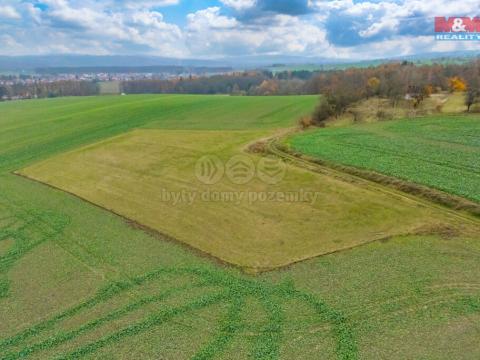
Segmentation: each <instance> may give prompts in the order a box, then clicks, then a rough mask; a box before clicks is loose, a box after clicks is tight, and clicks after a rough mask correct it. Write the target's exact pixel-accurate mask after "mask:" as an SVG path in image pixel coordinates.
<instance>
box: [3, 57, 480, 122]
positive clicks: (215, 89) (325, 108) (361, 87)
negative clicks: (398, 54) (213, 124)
mask: <svg viewBox="0 0 480 360" xmlns="http://www.w3.org/2000/svg"><path fill="white" fill-rule="evenodd" d="M99 91H100V90H99V86H98V83H97V82H94V81H93V82H89V81H75V80H65V81H56V82H40V81H37V82H29V83H25V82H23V83H18V84H13V85H0V99H1V98H13V97H15V96H21V97H27V98H28V97H32V98H33V97H39V98H40V97H56V96H85V95H97V94H99ZM120 91H121V92H123V93H126V94H145V93H148V94H167V93H168V94H230V95H266V96H268V95H301V94H322V95H324V96H323V97H322V98H323V99H324V100H323V101H322V103H321V104H320V106H319V108H318V109H317V110H318V111H317V112H316V120H317V121H319V122H321V121H323V119H324V118H325V117H330V116H335V115H339V114H341V113H342V112H344V111H345V110H346V108H347V107H348V106H349V104H351V103H353V102H356V101H358V100H360V99H364V98H368V97H373V96H378V97H383V98H388V99H390V100H391V101H392V105H393V106H395V103H396V102H397V101H398V100H400V99H402V98H404V97H405V96H407V95H408V96H409V97H410V98H411V99H412V100H413V102H414V105H415V106H416V105H418V104H420V103H421V101H422V100H423V99H424V98H425V97H427V96H429V95H430V94H432V93H434V92H439V91H465V93H466V95H465V104H466V106H467V108H468V109H470V108H471V106H472V105H473V104H474V103H476V102H478V99H479V96H480V60H475V61H472V62H469V63H462V64H431V65H415V64H413V63H410V62H406V61H404V62H401V63H386V64H381V65H378V66H372V67H363V68H349V69H345V70H328V71H305V70H301V71H282V72H276V73H273V72H270V71H245V72H239V73H230V74H223V75H214V76H208V77H195V76H189V77H186V78H183V77H179V78H175V79H168V80H160V79H158V80H152V79H145V80H143V79H142V80H129V81H123V82H121V84H120Z"/></svg>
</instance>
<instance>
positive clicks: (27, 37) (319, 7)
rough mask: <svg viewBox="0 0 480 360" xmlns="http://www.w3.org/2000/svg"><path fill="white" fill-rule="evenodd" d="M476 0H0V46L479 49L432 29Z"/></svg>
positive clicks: (273, 51)
mask: <svg viewBox="0 0 480 360" xmlns="http://www.w3.org/2000/svg"><path fill="white" fill-rule="evenodd" d="M479 1H480V0H463V1H462V2H461V6H459V3H458V2H455V1H451V0H428V1H425V0H390V1H385V0H369V1H361V0H0V55H26V54H65V53H75V54H95V55H103V54H124V55H125V54H136V55H139V54H141V55H157V56H165V57H182V58H222V57H229V56H244V55H267V54H268V55H295V56H307V57H329V58H356V59H366V58H380V57H388V56H397V55H410V54H418V53H425V52H431V51H454V50H467V49H470V50H480V42H479V41H476V42H438V41H435V40H434V39H433V18H434V17H435V16H473V15H478V12H479ZM459 9H461V11H462V14H458V11H459Z"/></svg>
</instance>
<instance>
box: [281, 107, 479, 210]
mask: <svg viewBox="0 0 480 360" xmlns="http://www.w3.org/2000/svg"><path fill="white" fill-rule="evenodd" d="M479 134H480V117H479V116H475V115H473V116H446V115H438V116H433V117H430V118H425V119H417V120H400V121H392V122H381V123H375V124H361V125H356V126H350V127H340V128H335V129H333V128H332V129H325V130H317V131H312V132H309V133H306V134H298V135H296V136H294V137H292V138H291V139H289V140H288V144H289V145H290V146H291V147H292V148H293V149H295V150H298V151H300V152H303V153H305V154H308V155H311V156H315V157H318V158H322V159H325V160H329V161H332V162H337V163H341V164H344V165H349V166H355V167H360V168H364V169H368V170H374V171H377V172H380V173H384V174H387V175H390V176H394V177H397V178H401V179H405V180H410V181H413V182H416V183H419V184H423V185H427V186H430V187H434V188H436V189H439V190H442V191H446V192H449V193H452V194H455V195H459V196H462V197H465V198H468V199H471V200H475V201H477V202H480V190H479V189H480V162H479V159H480V135H479Z"/></svg>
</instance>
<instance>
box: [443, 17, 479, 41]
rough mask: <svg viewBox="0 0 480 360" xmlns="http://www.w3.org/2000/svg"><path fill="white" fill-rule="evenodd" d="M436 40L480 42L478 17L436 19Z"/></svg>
mask: <svg viewBox="0 0 480 360" xmlns="http://www.w3.org/2000/svg"><path fill="white" fill-rule="evenodd" d="M435 39H436V40H452V41H465V40H480V17H478V16H476V17H467V16H463V17H449V18H446V17H436V18H435Z"/></svg>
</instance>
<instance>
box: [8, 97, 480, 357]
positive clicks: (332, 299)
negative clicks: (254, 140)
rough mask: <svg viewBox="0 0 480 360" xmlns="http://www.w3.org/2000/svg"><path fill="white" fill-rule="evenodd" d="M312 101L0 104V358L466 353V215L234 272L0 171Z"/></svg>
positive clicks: (257, 119)
mask: <svg viewBox="0 0 480 360" xmlns="http://www.w3.org/2000/svg"><path fill="white" fill-rule="evenodd" d="M316 101H317V99H316V98H315V97H279V98H231V97H222V96H215V97H208V96H205V97H201V96H126V97H98V98H97V97H95V98H78V99H52V100H41V101H40V100H38V101H25V102H10V103H0V145H1V146H0V191H1V192H2V197H1V198H0V224H1V227H0V359H25V358H30V359H52V358H55V359H78V358H82V359H83V358H84V359H139V358H142V359H175V360H176V359H232V358H235V359H293V358H302V359H319V357H320V358H322V359H360V358H362V359H372V358H388V359H405V358H422V359H452V358H455V359H477V358H478V357H480V348H479V346H478V338H479V336H480V329H479V328H478V323H479V321H480V282H479V280H478V279H479V276H480V268H479V267H478V264H479V261H480V242H479V241H478V240H479V236H478V233H479V232H478V225H476V224H474V223H471V222H468V221H467V220H465V221H464V220H462V219H461V218H458V219H456V220H453V218H452V219H449V220H448V221H445V222H444V225H439V224H435V223H430V224H428V225H427V226H425V227H423V228H421V229H417V231H416V233H412V234H408V235H398V236H396V235H393V236H391V237H385V238H384V239H382V240H381V241H375V242H371V243H368V244H365V245H363V246H359V247H355V248H352V249H351V250H347V251H341V252H337V253H334V254H330V255H325V256H321V257H317V258H313V259H311V260H307V261H304V262H301V263H298V264H295V265H291V266H290V267H288V268H285V269H282V270H277V271H271V272H268V273H263V274H260V275H257V276H249V275H246V274H244V273H242V272H241V271H239V270H237V269H236V268H233V267H230V266H226V265H222V264H218V263H217V262H216V261H214V260H212V259H210V258H206V257H203V256H201V255H200V254H198V253H196V252H193V251H191V250H190V249H188V248H186V247H184V246H183V245H181V244H179V243H177V242H175V241H170V240H168V239H167V238H163V237H162V236H160V235H158V234H157V235H155V234H150V233H148V232H145V231H143V230H142V229H141V228H139V227H136V226H132V224H130V223H128V222H126V221H125V220H124V219H122V218H121V217H119V216H117V215H114V214H112V213H111V212H109V211H106V210H104V209H101V208H99V207H97V206H95V205H93V204H90V203H88V202H85V201H83V200H81V199H79V198H78V197H75V196H72V195H70V194H68V193H66V192H64V191H61V190H56V189H53V188H51V187H49V186H46V185H43V184H40V183H38V182H35V181H31V180H28V179H25V178H23V177H19V176H17V175H14V174H12V172H13V171H18V170H21V169H25V168H34V167H35V166H41V165H40V164H47V163H49V161H51V159H54V158H55V157H57V159H58V157H64V156H71V155H72V154H76V153H77V152H78V151H81V149H88V148H89V146H90V145H91V147H92V148H99V149H102V145H101V144H104V143H108V142H113V143H115V142H116V141H118V139H125V138H127V139H128V137H129V136H132V134H142V133H148V134H152V131H153V133H155V134H158V135H157V136H159V139H161V141H166V139H167V138H168V137H169V136H170V135H168V134H173V133H172V132H169V131H172V130H177V132H178V130H182V131H185V130H189V131H190V132H192V131H193V130H197V131H199V133H202V134H203V136H204V135H205V132H208V131H213V130H216V131H213V132H212V134H213V133H215V132H227V133H230V131H232V130H248V131H247V132H251V133H255V134H261V135H262V136H264V135H263V134H265V133H269V132H270V131H276V129H280V128H284V127H288V126H292V125H294V124H295V122H296V119H297V118H298V116H300V115H301V114H302V113H308V112H309V111H310V110H311V108H312V107H313V106H314V105H315V104H316ZM134 129H136V130H135V131H133V132H131V131H132V130H134ZM139 129H141V130H139ZM148 129H150V130H148ZM167 130H168V131H167ZM230 134H231V133H230ZM149 136H150V135H149ZM162 136H164V137H165V138H162ZM252 136H253V135H252ZM172 139H173V138H170V140H171V141H172ZM176 139H177V141H179V138H176ZM234 139H235V141H238V142H239V143H243V138H237V137H234ZM244 139H245V140H249V139H250V135H249V136H248V137H245V138H244ZM230 140H231V138H230V139H229V141H230ZM160 144H161V143H160ZM120 145H121V143H120ZM147 145H148V144H144V145H143V146H147ZM154 145H155V144H154ZM175 145H177V147H181V143H178V142H177V143H176V144H175ZM131 150H132V152H134V151H136V150H138V149H136V148H135V147H134V148H132V149H131ZM103 151H106V152H108V149H107V148H105V149H103ZM172 154H178V153H174V152H172ZM93 155H94V154H93V153H92V156H93ZM167 155H168V153H167V154H165V153H163V156H167ZM108 160H109V159H104V161H107V163H108ZM110 160H111V164H110V165H112V164H114V161H115V160H116V159H115V158H113V159H110ZM74 165H75V164H71V165H70V166H71V167H74ZM138 165H139V167H140V166H141V162H139V164H138ZM289 166H292V167H293V166H294V165H293V164H292V165H289ZM70 170H74V169H70ZM120 170H121V166H120V169H119V170H118V171H120ZM292 171H294V170H292ZM296 171H298V172H297V174H303V173H304V172H301V171H300V170H296ZM305 174H306V173H305ZM304 176H307V175H304ZM308 176H310V177H313V176H314V175H311V174H309V175H308ZM327 176H328V175H327V174H324V175H323V176H319V177H318V178H317V181H319V182H322V184H321V186H326V184H329V185H328V187H329V188H330V190H331V191H332V192H333V194H334V193H335V189H336V187H335V186H333V185H332V184H336V183H337V182H340V180H339V179H329V180H326V179H327ZM139 179H141V177H139ZM322 179H325V182H323V181H324V180H322ZM104 180H105V179H104ZM339 186H340V185H339ZM342 186H344V188H337V190H336V193H337V195H338V198H339V199H341V198H342V196H346V195H345V193H343V191H342V189H345V188H347V187H349V188H351V191H352V193H353V191H354V188H356V187H357V186H360V185H358V184H355V183H347V184H344V185H342ZM372 186H373V185H372ZM360 187H361V186H360ZM363 191H366V190H363ZM371 191H373V192H376V191H380V190H379V189H374V190H371ZM333 194H332V196H333ZM145 200H148V199H145ZM353 200H354V197H353V196H352V201H353ZM405 201H406V202H408V201H407V200H405ZM414 203H415V202H413V200H412V206H415V207H419V209H417V211H421V209H420V208H422V207H423V205H419V204H416V205H414ZM392 206H393V204H392ZM435 209H436V208H435ZM327 210H328V208H327ZM358 211H361V209H359V210H358ZM428 211H431V212H432V214H433V215H432V216H434V217H435V216H437V215H435V214H437V211H439V213H438V214H439V215H438V216H439V219H440V218H441V217H442V216H444V215H440V213H441V214H443V212H442V211H440V210H434V209H433V208H432V209H429V210H428ZM308 219H309V221H311V222H315V221H318V219H317V218H316V217H310V218H308ZM299 221H300V220H299ZM301 221H304V219H302V220H301ZM352 222H355V219H354V218H352ZM442 223H443V222H442ZM218 225H219V224H215V223H213V224H209V225H208V226H209V227H211V228H212V231H214V230H215V226H218ZM242 225H244V224H243V223H242V221H241V220H239V221H238V222H237V224H236V226H237V228H234V227H232V230H231V231H232V232H233V233H235V231H237V229H240V228H241V227H242ZM357 225H361V224H357ZM398 225H401V224H398ZM396 226H397V225H395V224H394V225H392V227H393V228H395V227H396Z"/></svg>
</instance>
